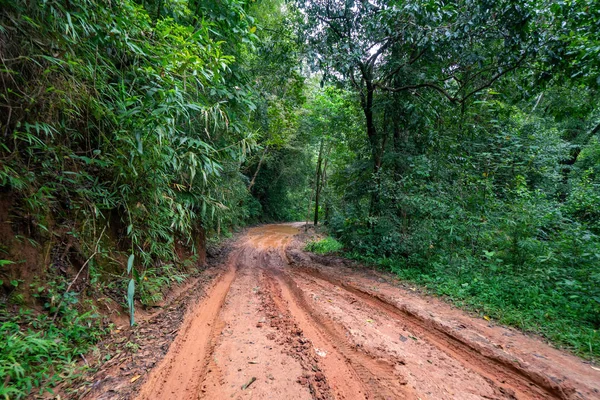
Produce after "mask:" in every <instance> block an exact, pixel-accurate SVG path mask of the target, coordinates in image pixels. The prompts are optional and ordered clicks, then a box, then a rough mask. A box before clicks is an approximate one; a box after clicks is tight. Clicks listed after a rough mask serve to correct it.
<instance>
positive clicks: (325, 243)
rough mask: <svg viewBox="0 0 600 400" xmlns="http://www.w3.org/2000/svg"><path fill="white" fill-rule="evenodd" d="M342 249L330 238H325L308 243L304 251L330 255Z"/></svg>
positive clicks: (339, 244)
mask: <svg viewBox="0 0 600 400" xmlns="http://www.w3.org/2000/svg"><path fill="white" fill-rule="evenodd" d="M343 247H344V245H342V244H341V243H340V242H338V241H337V240H335V239H334V238H332V237H331V236H327V237H326V238H325V239H321V240H317V241H310V242H308V243H307V244H306V247H305V248H304V249H305V250H306V251H310V252H312V253H317V254H330V253H336V252H338V251H340V250H342V248H343Z"/></svg>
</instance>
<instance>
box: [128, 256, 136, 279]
mask: <svg viewBox="0 0 600 400" xmlns="http://www.w3.org/2000/svg"><path fill="white" fill-rule="evenodd" d="M134 259H135V255H133V254H131V255H130V256H129V259H128V260H127V274H129V273H130V272H131V269H132V268H133V260H134Z"/></svg>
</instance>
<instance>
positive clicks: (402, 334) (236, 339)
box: [137, 224, 600, 400]
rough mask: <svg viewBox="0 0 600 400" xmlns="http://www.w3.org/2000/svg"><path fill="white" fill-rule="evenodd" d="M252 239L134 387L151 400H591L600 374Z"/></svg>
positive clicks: (270, 241)
mask: <svg viewBox="0 0 600 400" xmlns="http://www.w3.org/2000/svg"><path fill="white" fill-rule="evenodd" d="M299 226H300V225H298V224H287V225H267V226H262V227H258V228H253V229H250V230H249V231H248V233H247V234H246V235H244V237H242V238H241V239H240V240H239V241H238V242H237V245H236V247H235V249H234V250H233V251H232V252H231V254H230V256H229V259H228V261H227V265H226V268H225V269H224V270H223V271H224V272H223V273H221V274H220V276H219V277H218V278H216V279H215V280H214V281H213V283H212V286H211V287H210V288H208V289H207V295H206V296H205V297H204V298H203V300H202V301H200V302H199V303H198V304H197V305H194V306H193V307H190V310H189V312H188V314H187V316H186V318H185V320H184V322H183V324H182V326H181V328H180V330H179V333H178V335H177V337H176V338H175V340H174V341H173V343H172V344H171V346H170V348H169V351H168V353H167V354H166V356H165V357H164V359H163V360H162V361H161V362H160V363H158V364H157V365H156V366H155V367H154V368H153V369H152V370H150V371H149V372H148V373H147V374H146V375H145V376H144V377H143V378H142V379H140V383H141V382H143V384H141V386H140V390H139V391H138V393H137V399H139V400H152V399H182V400H183V399H185V400H191V399H194V400H196V399H224V400H229V399H284V400H295V399H422V400H425V399H461V400H462V399H598V398H600V371H597V370H596V369H594V368H593V367H592V366H591V365H589V364H586V363H585V362H583V361H582V360H580V359H578V358H576V357H574V356H571V355H568V354H566V353H563V352H560V351H558V350H556V349H554V348H552V347H550V346H548V345H546V344H544V343H543V342H542V341H541V340H539V339H536V338H532V337H528V336H526V335H524V334H522V333H519V332H517V331H515V330H512V329H507V328H503V327H500V326H495V325H494V324H492V323H490V322H488V321H486V320H483V319H479V318H474V317H472V316H469V315H468V314H466V313H464V312H462V311H459V310H456V309H455V308H453V307H451V306H450V305H448V304H446V303H444V302H442V301H440V300H439V299H435V298H431V297H428V296H424V295H421V294H419V293H418V292H417V291H413V290H411V288H410V287H403V286H401V285H400V284H399V282H397V281H395V280H394V279H393V277H392V276H389V275H384V274H377V273H375V272H371V271H368V270H366V269H357V268H350V267H349V266H347V265H346V263H345V262H343V261H342V260H339V259H334V258H326V257H316V256H311V255H309V254H307V253H305V252H303V251H302V250H301V248H302V243H301V241H300V240H299V239H298V238H297V236H296V234H297V233H298V232H299Z"/></svg>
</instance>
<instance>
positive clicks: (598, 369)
mask: <svg viewBox="0 0 600 400" xmlns="http://www.w3.org/2000/svg"><path fill="white" fill-rule="evenodd" d="M592 369H595V370H596V371H600V368H598V367H594V366H592Z"/></svg>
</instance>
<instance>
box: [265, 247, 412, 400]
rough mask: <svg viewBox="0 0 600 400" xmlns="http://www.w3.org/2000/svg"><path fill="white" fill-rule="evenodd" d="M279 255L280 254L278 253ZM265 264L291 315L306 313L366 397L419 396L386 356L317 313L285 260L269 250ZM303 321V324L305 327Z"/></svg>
mask: <svg viewBox="0 0 600 400" xmlns="http://www.w3.org/2000/svg"><path fill="white" fill-rule="evenodd" d="M277 255H279V254H277ZM264 257H265V258H264V259H265V261H264V264H265V265H266V266H268V267H267V272H268V274H270V275H271V279H273V280H275V282H277V284H278V286H279V287H280V289H281V293H282V297H283V298H284V299H285V300H287V302H288V306H289V307H290V310H291V311H292V315H294V316H295V317H297V320H302V319H304V318H301V317H300V316H299V315H298V314H300V313H301V314H304V316H305V317H306V320H307V322H308V323H309V324H310V325H311V326H312V328H313V329H315V330H316V331H317V332H318V333H320V334H321V336H322V337H324V338H325V339H326V340H327V342H329V344H331V346H332V347H333V348H335V350H336V351H337V352H338V353H339V354H340V355H341V356H342V357H343V358H344V359H345V360H346V362H347V364H348V365H349V366H350V367H351V369H352V370H353V372H354V374H355V375H356V377H358V379H359V381H360V383H361V385H362V386H363V387H364V388H365V389H367V393H366V394H367V398H375V399H385V400H388V399H406V400H412V399H417V398H418V396H416V394H415V393H414V392H413V390H412V388H409V387H408V386H407V385H406V383H407V382H406V380H405V379H404V378H403V377H401V376H398V375H397V372H396V371H395V368H394V367H395V366H394V365H393V364H392V363H389V362H386V361H384V360H381V361H378V360H374V359H372V358H371V357H370V356H369V355H367V354H365V353H363V352H361V351H359V350H357V349H356V348H354V347H352V346H351V345H349V343H348V339H347V337H346V335H345V334H344V332H343V329H340V328H339V327H337V326H336V324H335V323H334V322H333V321H331V320H330V319H329V318H327V317H325V316H323V315H321V314H320V313H318V312H317V311H316V310H315V309H314V308H313V307H312V306H311V305H310V304H309V303H308V302H307V301H306V298H305V297H304V293H303V292H302V290H301V289H300V288H299V287H298V285H297V284H296V282H294V280H293V279H292V278H291V276H290V275H288V274H287V273H285V272H283V270H282V269H281V267H282V263H283V260H281V261H279V262H277V261H276V262H275V263H274V264H275V265H274V266H273V265H272V264H273V262H270V260H269V258H270V254H266V253H265V256H264ZM303 325H304V324H300V326H301V327H303V328H304V326H303Z"/></svg>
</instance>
